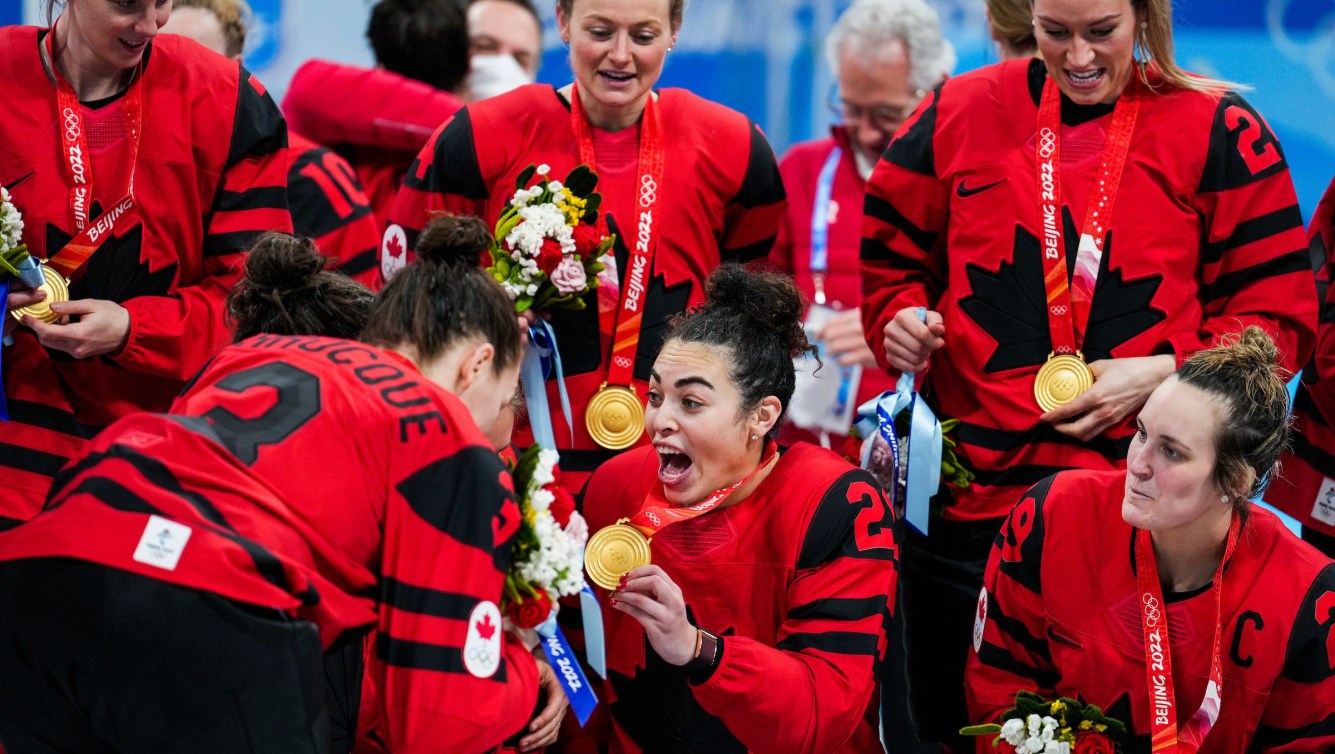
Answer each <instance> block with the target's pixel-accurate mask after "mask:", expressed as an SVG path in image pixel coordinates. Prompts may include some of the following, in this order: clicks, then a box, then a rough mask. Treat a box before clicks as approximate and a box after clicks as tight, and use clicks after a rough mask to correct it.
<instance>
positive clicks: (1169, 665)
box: [1136, 513, 1242, 754]
mask: <svg viewBox="0 0 1335 754" xmlns="http://www.w3.org/2000/svg"><path fill="white" fill-rule="evenodd" d="M1241 529H1242V519H1241V518H1240V517H1239V516H1238V515H1237V514H1236V513H1235V514H1234V515H1233V521H1232V523H1230V524H1229V527H1228V543H1227V544H1226V545H1225V546H1224V559H1223V560H1221V561H1219V568H1218V569H1216V570H1215V572H1214V578H1213V580H1212V582H1211V583H1212V588H1211V591H1213V592H1214V608H1215V620H1214V649H1213V652H1212V654H1211V655H1210V682H1209V683H1208V684H1207V685H1206V687H1205V696H1204V698H1202V699H1201V706H1200V709H1198V710H1196V714H1194V715H1192V717H1191V719H1190V720H1188V721H1187V722H1186V723H1185V724H1183V725H1182V726H1181V728H1180V729H1179V727H1178V725H1177V696H1176V693H1175V692H1174V689H1173V660H1172V652H1171V651H1170V649H1169V642H1168V608H1167V605H1165V604H1164V601H1163V587H1162V586H1161V585H1160V584H1159V568H1158V566H1157V565H1156V563H1155V560H1154V542H1153V540H1152V539H1151V537H1150V533H1149V532H1148V531H1146V530H1144V529H1140V530H1138V531H1137V532H1136V582H1137V586H1138V587H1139V589H1140V607H1141V610H1140V620H1141V627H1142V629H1143V630H1144V634H1145V675H1146V679H1147V681H1148V683H1149V692H1150V730H1151V731H1152V733H1153V738H1152V747H1153V751H1154V752H1155V753H1156V754H1158V752H1168V754H1195V753H1196V752H1197V751H1198V750H1199V749H1200V747H1201V743H1202V742H1203V741H1205V736H1206V735H1208V734H1209V732H1210V728H1212V727H1214V723H1215V721H1216V720H1218V719H1219V709H1220V707H1221V705H1222V700H1223V686H1224V670H1223V665H1222V664H1221V663H1220V654H1219V647H1220V643H1221V637H1222V634H1223V621H1222V616H1223V609H1224V607H1223V591H1224V565H1225V564H1227V563H1228V561H1229V559H1231V558H1232V557H1233V550H1234V548H1235V547H1237V544H1238V535H1239V532H1240V531H1241Z"/></svg>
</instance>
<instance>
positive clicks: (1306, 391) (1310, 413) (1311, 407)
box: [1293, 363, 1335, 476]
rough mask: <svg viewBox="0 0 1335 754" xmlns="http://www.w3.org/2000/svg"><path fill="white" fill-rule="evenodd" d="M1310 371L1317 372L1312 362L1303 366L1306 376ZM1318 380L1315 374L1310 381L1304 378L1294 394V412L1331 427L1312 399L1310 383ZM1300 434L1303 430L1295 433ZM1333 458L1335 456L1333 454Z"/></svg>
mask: <svg viewBox="0 0 1335 754" xmlns="http://www.w3.org/2000/svg"><path fill="white" fill-rule="evenodd" d="M1308 371H1311V372H1316V366H1315V365H1314V364H1312V363H1309V364H1308V365H1307V366H1306V367H1304V368H1303V375H1304V376H1306V375H1307V373H1308ZM1316 381H1317V376H1316V375H1315V374H1313V375H1312V379H1311V380H1310V381H1309V380H1303V381H1302V384H1300V385H1299V386H1298V390H1297V391H1296V392H1295V394H1294V396H1293V413H1294V414H1295V415H1296V414H1302V415H1303V416H1305V417H1306V418H1307V421H1309V422H1311V423H1312V424H1316V425H1319V426H1322V427H1326V428H1327V429H1329V428H1330V422H1329V421H1327V419H1326V417H1325V415H1323V414H1322V413H1321V409H1320V408H1317V405H1316V401H1315V400H1313V399H1312V390H1311V389H1310V388H1309V387H1308V385H1310V384H1313V383H1315V382H1316ZM1300 434H1302V433H1301V432H1295V433H1294V435H1300ZM1295 439H1296V437H1295ZM1332 458H1335V456H1332ZM1332 470H1335V467H1332ZM1326 476H1335V475H1333V474H1329V473H1327V474H1326Z"/></svg>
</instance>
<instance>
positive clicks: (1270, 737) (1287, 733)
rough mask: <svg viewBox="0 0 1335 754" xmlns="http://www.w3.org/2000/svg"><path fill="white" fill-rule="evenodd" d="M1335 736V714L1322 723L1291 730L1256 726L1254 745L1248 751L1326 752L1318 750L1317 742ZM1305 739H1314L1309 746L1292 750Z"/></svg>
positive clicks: (1326, 717) (1325, 718)
mask: <svg viewBox="0 0 1335 754" xmlns="http://www.w3.org/2000/svg"><path fill="white" fill-rule="evenodd" d="M1333 736H1335V712H1331V713H1330V714H1329V715H1326V716H1325V717H1324V718H1322V720H1321V722H1319V723H1317V724H1315V725H1312V726H1309V727H1307V728H1300V729H1298V730H1291V729H1289V728H1276V727H1274V726H1272V725H1258V726H1256V735H1255V736H1253V737H1252V745H1251V747H1250V748H1249V749H1248V751H1325V749H1317V748H1316V746H1317V743H1316V741H1319V740H1320V739H1323V738H1331V737H1333ZM1304 738H1310V739H1312V743H1311V744H1309V745H1308V746H1310V747H1311V748H1308V747H1306V746H1304V747H1300V748H1291V747H1292V745H1293V744H1295V743H1298V742H1299V741H1302V740H1303V739H1304Z"/></svg>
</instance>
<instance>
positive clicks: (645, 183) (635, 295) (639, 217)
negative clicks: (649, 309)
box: [570, 84, 664, 388]
mask: <svg viewBox="0 0 1335 754" xmlns="http://www.w3.org/2000/svg"><path fill="white" fill-rule="evenodd" d="M570 126H571V128H572V129H573V130H574V132H575V139H576V141H577V142H578V143H579V159H580V162H582V163H584V164H586V165H588V166H589V167H590V168H595V167H596V166H597V161H596V159H595V155H594V152H593V128H592V126H590V125H589V116H588V114H586V113H585V112H584V107H583V106H582V105H581V104H580V101H579V85H578V84H572V85H571V91H570ZM663 164H664V147H663V132H662V128H661V126H660V124H659V122H658V106H657V103H656V102H655V101H654V97H653V95H652V94H651V95H650V96H649V97H648V98H647V99H646V100H645V103H644V115H643V117H642V120H641V122H640V157H639V164H638V166H637V167H636V174H637V175H638V176H639V180H638V181H636V203H635V211H636V218H635V220H636V222H635V225H634V226H633V228H632V236H633V238H634V243H633V244H631V245H630V264H628V265H627V267H626V272H625V275H624V276H623V277H622V284H621V305H620V307H618V308H617V313H616V321H615V323H614V324H613V327H612V354H611V359H610V360H609V364H608V367H607V379H606V383H607V384H608V385H620V386H622V387H627V388H628V387H630V384H631V381H632V376H633V367H634V366H635V350H636V348H638V346H639V343H640V322H641V320H642V319H643V318H644V301H645V298H646V297H647V295H648V291H649V275H650V273H651V272H652V271H653V262H654V250H655V248H656V247H657V245H658V236H659V233H658V231H657V228H658V226H657V225H656V224H655V223H656V222H658V221H659V220H661V218H656V217H655V214H656V213H657V210H658V204H659V201H658V196H659V192H660V191H661V190H662V188H663Z"/></svg>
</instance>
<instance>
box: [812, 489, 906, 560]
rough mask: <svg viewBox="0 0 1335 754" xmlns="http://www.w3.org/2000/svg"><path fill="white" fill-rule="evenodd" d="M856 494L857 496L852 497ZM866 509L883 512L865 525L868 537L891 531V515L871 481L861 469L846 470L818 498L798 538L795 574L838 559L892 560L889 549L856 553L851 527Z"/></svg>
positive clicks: (892, 551)
mask: <svg viewBox="0 0 1335 754" xmlns="http://www.w3.org/2000/svg"><path fill="white" fill-rule="evenodd" d="M855 487H856V489H855ZM858 490H861V492H858V494H856V495H855V494H854V493H855V492H857V491H858ZM850 497H852V498H853V499H849V498H850ZM869 507H880V508H883V509H884V510H883V511H878V512H877V513H878V515H876V516H875V523H872V524H869V525H868V528H869V531H868V534H869V535H871V536H879V535H881V534H882V533H883V532H889V531H891V530H893V528H894V523H895V518H894V513H893V512H892V511H891V509H890V506H889V504H887V503H886V502H885V498H884V497H883V496H882V493H881V487H880V485H879V484H877V483H876V480H875V478H874V477H872V476H871V474H868V473H867V472H866V471H864V470H862V469H849V470H848V471H847V472H845V473H844V474H843V475H841V476H840V477H839V478H838V479H837V480H835V482H834V484H831V485H830V487H829V489H827V490H825V492H824V494H822V495H821V499H820V503H819V504H818V505H817V506H816V512H815V513H814V514H812V516H811V523H810V524H808V525H807V531H806V534H805V535H804V536H803V538H802V550H801V552H800V553H799V554H798V556H797V568H798V570H807V569H810V568H817V567H819V566H821V565H824V564H825V563H829V562H830V561H832V560H834V559H835V558H839V557H852V558H861V559H864V560H894V559H895V551H894V550H893V549H889V548H870V549H867V550H860V549H859V548H858V546H857V532H856V531H855V529H854V526H855V525H859V524H857V520H858V516H859V514H861V513H862V511H863V510H865V509H867V508H869Z"/></svg>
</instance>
